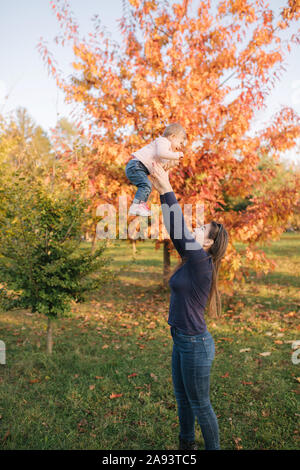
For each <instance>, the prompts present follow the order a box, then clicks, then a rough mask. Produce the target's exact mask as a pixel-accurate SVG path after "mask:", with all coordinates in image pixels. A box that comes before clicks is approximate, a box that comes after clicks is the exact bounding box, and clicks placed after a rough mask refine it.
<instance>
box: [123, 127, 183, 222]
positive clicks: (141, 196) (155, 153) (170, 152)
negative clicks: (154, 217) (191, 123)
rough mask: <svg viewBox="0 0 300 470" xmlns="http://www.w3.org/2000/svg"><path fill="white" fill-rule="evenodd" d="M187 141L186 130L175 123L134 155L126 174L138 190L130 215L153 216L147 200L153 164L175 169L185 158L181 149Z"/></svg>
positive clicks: (127, 166)
mask: <svg viewBox="0 0 300 470" xmlns="http://www.w3.org/2000/svg"><path fill="white" fill-rule="evenodd" d="M185 141H186V132H185V130H184V128H183V127H182V126H181V125H180V124H177V123H174V124H170V125H169V126H167V127H166V128H165V130H164V133H163V135H162V136H159V137H157V138H156V139H155V140H153V141H152V142H150V143H149V144H147V145H145V146H144V147H142V148H140V149H139V150H137V151H136V152H133V153H132V156H133V157H134V158H131V160H129V162H128V163H127V165H126V168H125V174H126V176H127V178H128V179H129V181H131V183H132V184H134V185H135V186H137V188H138V189H137V192H136V194H135V197H134V199H133V203H132V204H131V206H130V208H129V214H130V215H142V216H145V217H147V216H149V215H151V210H150V209H149V207H148V205H147V200H148V198H149V195H150V193H151V189H152V183H151V181H150V180H149V178H148V175H149V174H151V172H152V162H153V161H156V162H157V163H160V164H161V165H162V167H163V168H164V169H165V170H168V169H170V168H173V167H174V166H175V165H177V164H178V162H179V158H180V157H183V153H182V152H181V151H180V149H181V148H182V146H183V144H184V143H185Z"/></svg>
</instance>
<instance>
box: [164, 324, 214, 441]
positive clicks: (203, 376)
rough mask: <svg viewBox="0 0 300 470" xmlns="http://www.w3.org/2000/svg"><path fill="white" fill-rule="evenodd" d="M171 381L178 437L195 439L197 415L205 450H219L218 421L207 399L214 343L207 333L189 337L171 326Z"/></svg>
mask: <svg viewBox="0 0 300 470" xmlns="http://www.w3.org/2000/svg"><path fill="white" fill-rule="evenodd" d="M171 335H172V337H173V352H172V379H173V385H174V392H175V398H176V401H177V408H178V417H179V425H180V433H179V437H181V438H182V439H185V440H186V441H194V440H195V417H196V416H197V419H198V422H199V425H200V428H201V432H202V435H203V439H204V442H205V449H206V450H219V449H220V443H219V427H218V420H217V417H216V415H215V412H214V410H213V408H212V405H211V403H210V399H209V388H210V369H211V365H212V362H213V359H214V356H215V344H214V339H213V337H212V335H211V334H210V333H209V331H206V332H205V333H202V334H199V335H196V336H191V335H185V334H182V333H181V332H180V330H178V329H177V328H175V327H174V326H171Z"/></svg>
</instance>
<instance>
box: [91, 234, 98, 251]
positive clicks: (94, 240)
mask: <svg viewBox="0 0 300 470" xmlns="http://www.w3.org/2000/svg"><path fill="white" fill-rule="evenodd" d="M96 241H97V232H96V228H95V231H94V234H93V239H92V248H91V253H92V254H93V253H94V251H95V250H96Z"/></svg>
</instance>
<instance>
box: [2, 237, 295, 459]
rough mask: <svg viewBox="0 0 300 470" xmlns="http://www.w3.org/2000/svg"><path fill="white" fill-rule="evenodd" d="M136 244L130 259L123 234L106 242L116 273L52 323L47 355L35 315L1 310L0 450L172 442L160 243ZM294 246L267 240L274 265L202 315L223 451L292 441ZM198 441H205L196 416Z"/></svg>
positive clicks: (173, 412) (174, 421) (286, 445)
mask: <svg viewBox="0 0 300 470" xmlns="http://www.w3.org/2000/svg"><path fill="white" fill-rule="evenodd" d="M137 246H138V251H137V259H136V260H133V259H132V257H131V254H132V251H131V246H130V245H129V244H128V242H126V241H114V242H112V245H111V247H110V248H109V250H108V254H109V255H111V256H112V257H113V263H112V266H113V267H114V269H116V270H117V271H119V273H120V275H119V278H118V280H117V281H115V282H114V283H113V284H112V285H110V286H108V287H106V288H105V289H104V290H103V291H101V292H97V293H94V294H93V296H91V298H90V299H89V301H88V302H85V303H82V304H81V305H75V306H74V309H73V310H74V311H73V316H72V317H70V318H65V319H60V320H58V321H57V322H56V323H55V325H54V350H53V354H52V356H50V357H49V356H47V355H46V354H45V349H46V319H45V318H44V317H43V316H42V315H38V314H34V315H31V314H30V312H29V311H24V310H13V311H10V312H2V313H1V315H0V339H2V340H4V341H5V343H6V350H7V364H6V365H0V374H1V375H0V397H1V400H0V447H1V448H2V449H110V450H115V449H146V450H151V449H155V450H158V449H162V450H168V449H169V450H176V449H178V447H177V445H178V444H177V436H178V433H179V425H178V417H177V407H176V401H175V397H174V392H173V385H172V379H171V352H172V338H171V336H170V330H169V326H168V324H167V318H168V306H169V295H170V294H169V290H168V289H164V288H162V286H161V280H162V251H161V250H158V251H155V250H154V247H153V245H152V244H151V241H150V240H148V241H146V242H139V243H138V244H137ZM299 247H300V235H299V234H291V233H289V234H284V235H283V236H282V238H281V240H280V241H278V242H274V243H272V244H271V245H270V246H268V247H266V248H265V250H266V252H267V254H268V256H269V257H272V258H273V259H274V260H275V261H276V262H277V263H278V266H277V268H276V271H275V272H272V273H270V274H268V275H266V276H263V277H261V278H256V276H255V275H254V273H250V276H249V279H248V281H247V282H246V283H245V284H244V285H241V286H239V287H238V289H237V293H236V294H235V295H234V296H233V297H230V298H225V297H224V298H223V310H224V313H223V317H222V318H221V319H218V320H216V319H211V318H207V325H208V329H209V331H210V332H211V333H212V335H213V337H214V340H215V346H216V357H215V361H214V363H213V367H212V375H211V402H212V404H213V407H214V410H215V412H216V414H217V416H218V420H219V427H220V439H221V448H222V449H239V448H242V449H296V448H299V427H298V423H297V421H299V416H300V410H299V405H298V403H299V383H298V381H299V376H300V373H299V365H295V364H293V363H292V361H291V354H292V347H291V343H292V341H295V340H298V339H300V332H299V326H298V327H297V324H296V315H297V312H299V297H297V294H298V292H299V278H297V273H299V264H300V255H299ZM176 262H177V260H176V258H175V257H174V258H172V265H175V264H176ZM246 348H249V349H250V350H249V351H246V352H240V350H241V349H246ZM263 352H270V353H271V354H270V355H268V356H262V355H260V353H263ZM132 374H137V375H133V376H131V375H132ZM297 378H298V380H297ZM112 394H122V395H121V396H120V397H115V398H110V397H111V395H112ZM196 441H197V444H198V448H199V449H203V448H204V442H203V439H202V435H201V431H200V427H199V425H198V424H197V425H196Z"/></svg>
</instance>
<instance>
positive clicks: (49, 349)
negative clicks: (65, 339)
mask: <svg viewBox="0 0 300 470" xmlns="http://www.w3.org/2000/svg"><path fill="white" fill-rule="evenodd" d="M52 346H53V338H52V321H51V318H49V317H48V326H47V354H52Z"/></svg>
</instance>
